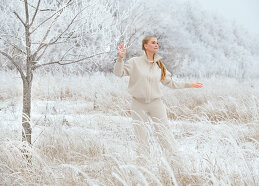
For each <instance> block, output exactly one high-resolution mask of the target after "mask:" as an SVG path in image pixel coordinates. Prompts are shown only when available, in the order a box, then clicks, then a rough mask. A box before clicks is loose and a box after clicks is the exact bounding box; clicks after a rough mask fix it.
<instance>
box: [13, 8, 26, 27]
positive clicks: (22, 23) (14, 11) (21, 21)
mask: <svg viewBox="0 0 259 186" xmlns="http://www.w3.org/2000/svg"><path fill="white" fill-rule="evenodd" d="M13 13H14V15H15V16H16V17H18V19H19V20H20V21H21V22H22V24H23V25H24V26H25V23H24V21H23V20H22V18H21V17H20V16H19V15H18V14H17V13H16V12H15V11H13Z"/></svg>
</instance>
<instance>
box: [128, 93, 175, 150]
mask: <svg viewBox="0 0 259 186" xmlns="http://www.w3.org/2000/svg"><path fill="white" fill-rule="evenodd" d="M131 109H132V111H131V117H132V119H133V128H134V132H135V136H136V139H137V141H138V142H139V144H138V148H137V153H138V154H140V153H149V152H150V151H149V135H148V134H149V132H148V128H147V126H145V125H146V124H149V123H148V121H149V118H151V119H152V121H153V122H154V129H155V135H156V136H157V138H158V142H159V143H160V145H161V147H162V148H163V150H166V151H169V152H170V153H171V152H173V150H176V149H175V148H176V142H175V140H174V137H173V135H172V134H171V131H168V130H169V129H170V128H169V125H168V119H167V114H166V107H165V105H164V103H163V102H162V100H161V99H160V98H159V99H155V100H153V101H152V102H151V103H143V102H141V101H139V100H137V99H135V98H133V100H132V105H131ZM138 121H142V122H138Z"/></svg>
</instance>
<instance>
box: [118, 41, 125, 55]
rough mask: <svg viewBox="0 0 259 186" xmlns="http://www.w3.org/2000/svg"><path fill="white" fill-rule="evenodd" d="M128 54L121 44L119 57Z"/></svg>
mask: <svg viewBox="0 0 259 186" xmlns="http://www.w3.org/2000/svg"><path fill="white" fill-rule="evenodd" d="M125 53H126V49H125V48H124V44H123V43H122V44H120V46H119V55H120V56H121V57H123V55H124V54H125Z"/></svg>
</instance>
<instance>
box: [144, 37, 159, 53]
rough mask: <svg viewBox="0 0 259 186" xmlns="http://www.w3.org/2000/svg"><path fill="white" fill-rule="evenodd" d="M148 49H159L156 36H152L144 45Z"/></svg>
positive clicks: (152, 50)
mask: <svg viewBox="0 0 259 186" xmlns="http://www.w3.org/2000/svg"><path fill="white" fill-rule="evenodd" d="M144 47H145V49H146V51H149V52H152V53H156V52H157V51H158V48H159V46H158V42H157V39H156V38H155V37H152V38H151V39H150V40H149V41H148V43H147V44H145V45H144Z"/></svg>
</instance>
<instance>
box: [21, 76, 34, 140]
mask: <svg viewBox="0 0 259 186" xmlns="http://www.w3.org/2000/svg"><path fill="white" fill-rule="evenodd" d="M31 85H32V81H28V78H26V80H23V111H22V126H23V131H22V141H27V142H28V144H31V131H32V129H31V123H30V121H31Z"/></svg>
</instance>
